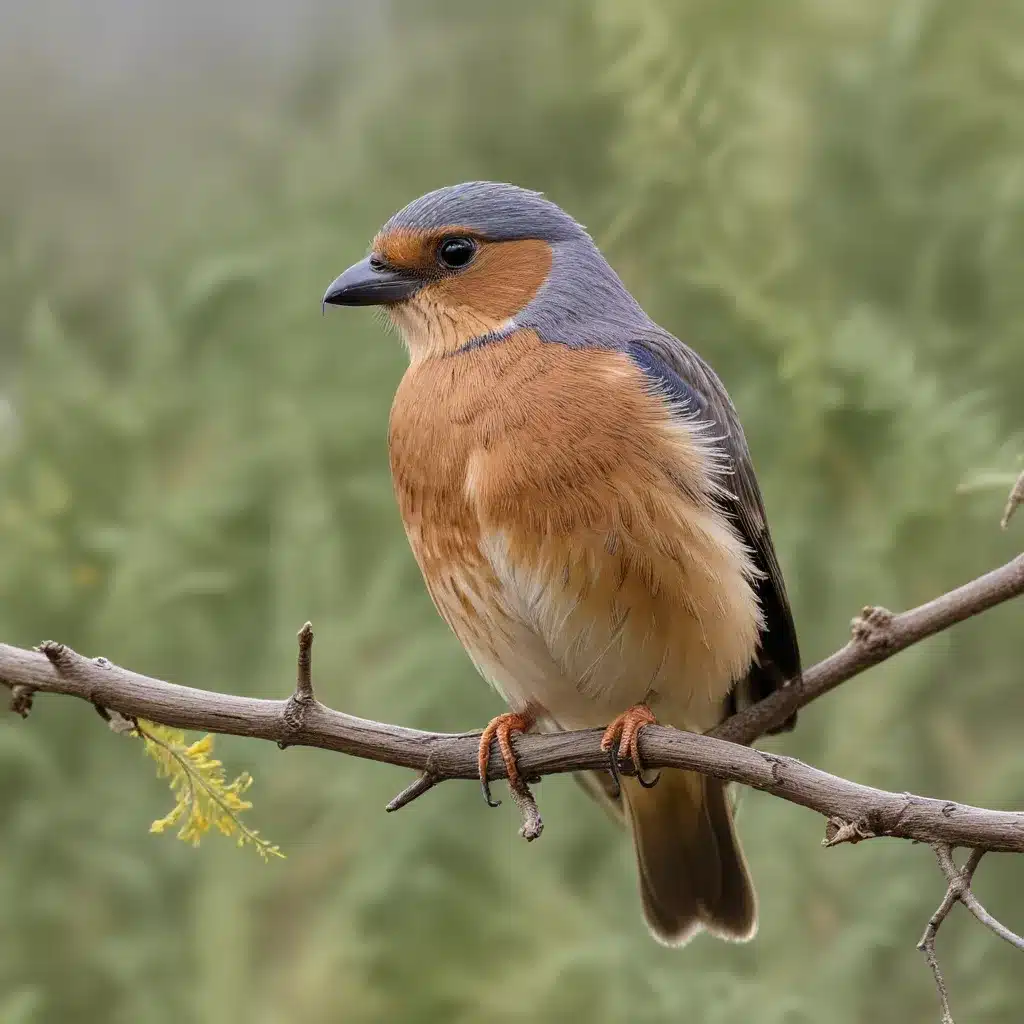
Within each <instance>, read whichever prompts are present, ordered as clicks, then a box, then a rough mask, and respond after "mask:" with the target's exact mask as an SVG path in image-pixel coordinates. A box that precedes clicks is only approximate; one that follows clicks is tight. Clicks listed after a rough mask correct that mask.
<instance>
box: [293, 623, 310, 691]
mask: <svg viewBox="0 0 1024 1024" xmlns="http://www.w3.org/2000/svg"><path fill="white" fill-rule="evenodd" d="M295 695H296V697H298V698H299V700H312V699H313V624H312V623H310V622H307V623H306V624H305V625H304V626H303V627H302V629H300V630H299V664H298V674H297V677H296V681H295Z"/></svg>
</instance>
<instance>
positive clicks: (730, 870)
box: [622, 769, 757, 946]
mask: <svg viewBox="0 0 1024 1024" xmlns="http://www.w3.org/2000/svg"><path fill="white" fill-rule="evenodd" d="M622 786H623V790H622V795H623V798H624V802H625V805H626V806H625V810H626V818H627V820H628V821H629V823H630V831H631V832H632V835H633V844H634V846H635V848H636V858H637V868H638V873H639V876H640V894H641V896H642V898H643V906H644V916H645V917H646V918H647V924H648V926H649V927H650V929H651V931H652V932H653V933H654V936H655V938H656V939H658V940H659V941H660V942H663V943H665V944H666V945H670V946H681V945H683V943H685V942H687V941H688V940H689V939H690V938H692V936H693V935H694V934H695V933H696V932H697V931H698V930H699V929H701V928H704V929H706V930H707V931H709V932H710V933H711V934H712V935H717V936H718V937H720V938H723V939H731V940H733V941H735V942H742V941H745V940H747V939H751V938H753V937H754V934H755V933H756V932H757V897H756V895H755V894H754V886H753V883H752V882H751V880H750V874H749V872H748V871H747V863H746V860H745V859H744V857H743V851H742V849H741V848H740V844H739V840H738V839H737V838H736V833H735V831H734V829H733V821H732V812H731V810H730V808H729V804H728V800H727V796H726V792H725V786H724V784H723V783H722V782H720V781H719V780H718V779H711V778H708V777H707V776H704V775H698V774H696V773H694V772H684V771H679V770H672V769H665V770H664V771H663V772H662V776H661V779H660V780H659V782H658V784H657V785H656V786H654V787H653V788H652V789H644V788H643V787H642V786H641V785H640V784H639V782H638V781H637V780H636V779H633V778H624V779H623V780H622Z"/></svg>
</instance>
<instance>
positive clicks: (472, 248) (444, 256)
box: [437, 238, 476, 270]
mask: <svg viewBox="0 0 1024 1024" xmlns="http://www.w3.org/2000/svg"><path fill="white" fill-rule="evenodd" d="M475 255H476V242H474V241H473V239H472V238H446V239H445V240H444V241H443V242H442V243H441V244H440V245H439V246H438V247H437V258H438V259H439V260H440V261H441V263H442V264H444V266H446V267H449V268H451V269H452V270H457V269H458V268H459V267H464V266H465V265H466V264H467V263H468V262H469V261H470V260H471V259H472V258H473V257H474V256H475Z"/></svg>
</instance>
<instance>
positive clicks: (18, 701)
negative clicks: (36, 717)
mask: <svg viewBox="0 0 1024 1024" xmlns="http://www.w3.org/2000/svg"><path fill="white" fill-rule="evenodd" d="M34 696H35V690H33V689H32V687H30V686H20V685H19V686H12V687H11V710H12V711H13V712H14V713H15V714H16V715H21V717H22V718H28V715H29V712H30V711H31V710H32V700H33V698H34Z"/></svg>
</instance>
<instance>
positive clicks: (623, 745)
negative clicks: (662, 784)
mask: <svg viewBox="0 0 1024 1024" xmlns="http://www.w3.org/2000/svg"><path fill="white" fill-rule="evenodd" d="M657 724H658V720H657V719H656V718H655V717H654V712H653V711H651V709H650V708H649V707H648V706H647V705H646V704H634V705H633V706H632V707H631V708H628V709H627V710H626V711H623V712H622V714H621V715H619V716H617V717H616V718H615V719H614V720H613V721H612V723H611V725H609V726H608V728H607V729H605V731H604V736H602V737H601V749H602V750H606V751H607V752H608V760H609V770H610V771H611V773H612V777H613V778H614V779H615V781H616V782H618V779H619V775H620V773H621V770H622V762H623V761H627V760H628V761H629V762H631V764H632V766H633V772H634V774H635V775H636V778H637V781H638V782H639V783H640V785H641V786H643V787H644V788H645V789H651V788H652V787H653V786H655V785H657V782H658V776H657V775H655V777H654V778H653V779H652V780H651V781H650V782H647V781H646V780H645V779H644V766H643V762H642V761H641V760H640V748H639V746H638V745H637V740H638V738H639V736H640V730H641V729H643V727H644V726H645V725H657Z"/></svg>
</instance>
